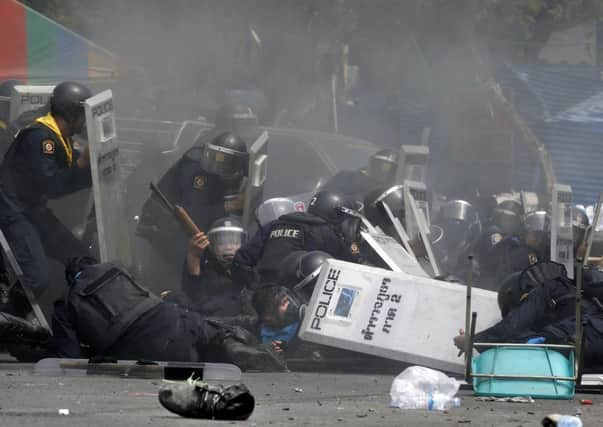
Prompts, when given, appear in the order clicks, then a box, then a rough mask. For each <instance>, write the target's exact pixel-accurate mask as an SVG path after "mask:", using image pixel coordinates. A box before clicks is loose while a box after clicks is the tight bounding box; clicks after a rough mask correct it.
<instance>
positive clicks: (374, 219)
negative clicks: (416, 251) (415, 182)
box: [364, 185, 406, 243]
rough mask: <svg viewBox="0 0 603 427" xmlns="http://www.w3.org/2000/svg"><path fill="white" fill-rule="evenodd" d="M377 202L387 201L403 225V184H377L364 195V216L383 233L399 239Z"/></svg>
mask: <svg viewBox="0 0 603 427" xmlns="http://www.w3.org/2000/svg"><path fill="white" fill-rule="evenodd" d="M379 202H384V203H387V206H389V208H390V210H391V211H392V213H393V214H394V216H395V217H396V218H398V219H399V220H400V223H401V224H402V226H405V223H406V213H405V212H406V206H405V204H404V186H403V185H394V186H391V187H390V186H379V187H377V188H375V189H374V190H371V191H370V192H369V193H368V194H367V195H366V196H365V197H364V216H366V218H367V219H368V220H369V221H370V222H371V224H373V225H376V226H378V227H379V228H380V229H381V230H382V231H383V232H384V233H385V234H387V235H388V236H391V237H393V238H395V239H396V240H398V241H399V240H400V238H399V236H398V233H397V232H396V231H395V229H394V225H393V224H392V222H391V220H390V218H389V216H388V215H387V213H386V212H385V210H384V209H382V207H381V206H380V204H379ZM400 243H401V242H400Z"/></svg>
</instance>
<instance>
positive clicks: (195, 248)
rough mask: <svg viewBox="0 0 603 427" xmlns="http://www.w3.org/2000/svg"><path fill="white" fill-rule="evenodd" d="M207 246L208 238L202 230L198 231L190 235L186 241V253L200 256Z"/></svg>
mask: <svg viewBox="0 0 603 427" xmlns="http://www.w3.org/2000/svg"><path fill="white" fill-rule="evenodd" d="M208 246H209V239H208V238H207V236H206V235H205V233H204V232H202V231H201V232H199V233H197V234H195V235H194V236H193V237H191V240H190V241H189V243H188V253H189V254H190V255H192V256H196V257H200V256H201V255H203V253H204V252H205V249H207V247H208Z"/></svg>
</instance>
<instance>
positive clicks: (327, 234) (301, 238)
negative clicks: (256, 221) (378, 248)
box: [235, 212, 353, 282]
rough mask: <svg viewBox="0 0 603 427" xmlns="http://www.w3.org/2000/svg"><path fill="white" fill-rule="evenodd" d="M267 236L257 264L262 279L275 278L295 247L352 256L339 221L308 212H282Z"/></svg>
mask: <svg viewBox="0 0 603 427" xmlns="http://www.w3.org/2000/svg"><path fill="white" fill-rule="evenodd" d="M265 238H266V240H265V242H264V246H263V248H262V250H261V254H260V256H259V258H258V260H257V265H256V268H257V271H258V273H259V275H260V278H261V280H262V281H263V282H275V281H276V280H277V278H278V273H279V270H280V268H281V265H280V264H281V262H282V260H283V259H284V258H285V257H286V256H287V255H289V254H290V253H291V252H294V251H300V250H303V251H323V252H326V253H328V254H330V255H331V256H333V257H334V258H337V259H344V260H352V259H353V255H352V248H351V246H350V245H348V244H347V243H346V240H345V238H344V236H343V234H342V233H341V231H340V230H339V229H338V228H337V226H336V225H334V224H330V223H329V222H327V221H325V220H324V219H322V218H320V217H318V216H316V215H312V214H309V213H305V212H294V213H291V214H287V215H283V216H281V217H280V218H279V219H278V220H276V221H274V222H273V223H272V225H271V227H270V229H269V231H268V232H267V233H266V235H265ZM235 258H236V257H235Z"/></svg>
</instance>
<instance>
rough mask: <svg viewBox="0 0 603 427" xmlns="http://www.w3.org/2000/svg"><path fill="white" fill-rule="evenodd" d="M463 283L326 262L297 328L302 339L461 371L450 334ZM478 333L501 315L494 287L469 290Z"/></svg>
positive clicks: (458, 318) (457, 322)
mask: <svg viewBox="0 0 603 427" xmlns="http://www.w3.org/2000/svg"><path fill="white" fill-rule="evenodd" d="M465 300H466V287H465V286H464V285H460V284H456V283H448V282H441V281H438V280H433V279H429V278H426V277H417V276H410V275H408V274H405V273H399V272H393V271H387V270H384V269H381V268H375V267H368V266H364V265H359V264H353V263H349V262H344V261H339V260H334V259H329V260H327V262H326V263H324V264H323V267H322V270H321V272H320V275H319V277H318V280H317V283H316V286H315V288H314V292H313V294H312V298H311V299H310V303H309V304H308V307H307V309H306V314H305V316H304V319H303V321H302V325H301V327H300V332H299V337H300V338H301V339H303V340H307V341H312V342H316V343H319V344H325V345H329V346H332V347H337V348H344V349H347V350H352V351H358V352H362V353H368V354H374V355H377V356H382V357H387V358H390V359H395V360H400V361H403V362H407V363H412V364H419V365H424V366H429V367H432V368H435V369H442V370H445V371H449V372H457V373H462V372H464V364H463V359H461V358H458V357H457V349H456V348H455V346H454V345H453V342H452V339H453V337H454V336H456V335H458V329H459V327H462V326H463V321H464V311H465ZM472 300H473V307H475V309H474V311H476V312H477V313H478V316H477V330H478V331H480V330H483V329H485V328H487V327H490V326H492V325H494V324H495V323H496V322H498V321H499V320H500V310H499V308H498V303H497V294H496V292H491V291H486V290H483V289H473V294H472Z"/></svg>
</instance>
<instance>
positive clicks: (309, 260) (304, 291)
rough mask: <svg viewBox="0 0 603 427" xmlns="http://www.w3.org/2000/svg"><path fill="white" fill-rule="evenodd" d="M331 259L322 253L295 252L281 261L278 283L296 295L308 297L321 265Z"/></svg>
mask: <svg viewBox="0 0 603 427" xmlns="http://www.w3.org/2000/svg"><path fill="white" fill-rule="evenodd" d="M329 258H332V257H331V255H329V254H328V253H326V252H322V251H311V252H307V251H295V252H292V253H290V254H289V255H287V256H286V257H285V258H284V259H283V261H282V268H281V270H280V272H279V276H278V281H279V283H280V284H281V285H284V286H286V287H288V288H291V289H294V290H295V291H296V292H297V293H300V294H301V295H304V296H306V297H308V298H309V297H310V296H311V295H312V291H313V290H314V285H315V284H316V280H317V278H318V274H319V273H320V269H321V268H322V265H323V264H324V263H325V262H326V260H327V259H329Z"/></svg>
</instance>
